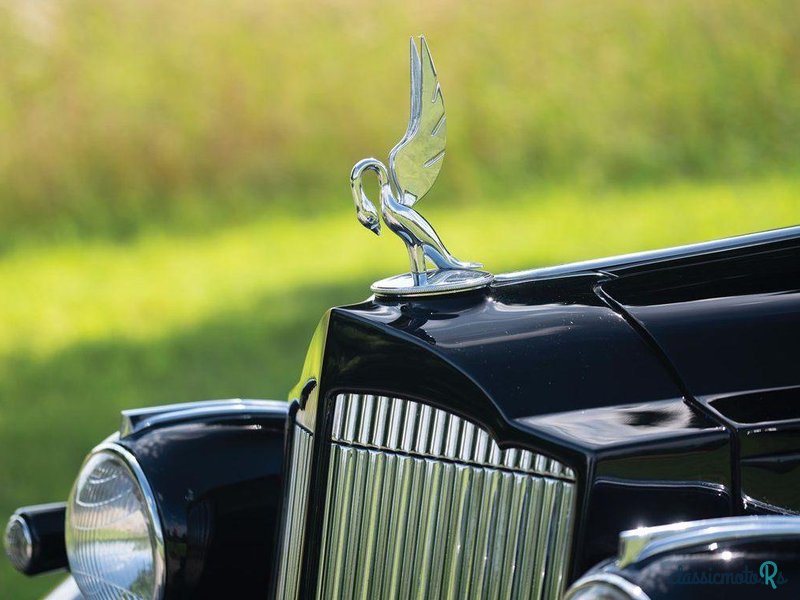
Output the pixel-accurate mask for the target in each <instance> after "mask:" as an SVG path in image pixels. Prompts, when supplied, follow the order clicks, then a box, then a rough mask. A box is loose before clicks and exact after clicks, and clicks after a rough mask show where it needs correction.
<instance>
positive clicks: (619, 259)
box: [494, 226, 800, 286]
mask: <svg viewBox="0 0 800 600" xmlns="http://www.w3.org/2000/svg"><path fill="white" fill-rule="evenodd" d="M792 239H800V226H794V227H784V228H781V229H773V230H770V231H762V232H759V233H749V234H746V235H738V236H734V237H728V238H722V239H719V240H713V241H710V242H700V243H697V244H687V245H684V246H675V247H673V248H664V249H660V250H649V251H646V252H635V253H632V254H621V255H619V256H609V257H607V258H597V259H593V260H586V261H580V262H573V263H567V264H564V265H557V266H553V267H542V268H538V269H528V270H525V271H514V272H512V273H502V274H499V275H496V276H495V278H494V280H495V285H498V286H500V285H509V284H514V283H521V282H524V281H534V280H537V279H550V278H553V277H563V276H566V275H578V274H581V273H590V272H596V271H603V270H606V269H615V268H621V267H632V266H639V265H649V264H653V263H659V262H663V261H667V260H673V259H676V258H689V257H692V256H698V255H702V254H712V253H716V252H723V251H726V250H735V249H737V248H749V247H751V246H760V245H762V244H769V243H773V242H781V241H788V240H792Z"/></svg>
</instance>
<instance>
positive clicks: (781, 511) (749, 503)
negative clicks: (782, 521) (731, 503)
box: [742, 490, 800, 516]
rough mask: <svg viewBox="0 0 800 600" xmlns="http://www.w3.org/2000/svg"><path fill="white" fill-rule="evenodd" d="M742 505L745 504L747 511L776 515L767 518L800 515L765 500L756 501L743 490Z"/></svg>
mask: <svg viewBox="0 0 800 600" xmlns="http://www.w3.org/2000/svg"><path fill="white" fill-rule="evenodd" d="M742 503H743V504H744V509H745V510H752V509H755V510H763V511H765V512H768V513H774V514H773V515H765V516H784V515H800V512H798V511H796V510H791V509H789V508H784V507H783V506H777V505H775V504H770V503H769V502H764V501H763V500H756V499H755V498H752V497H750V496H748V495H747V491H746V490H742Z"/></svg>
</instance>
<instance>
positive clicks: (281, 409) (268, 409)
mask: <svg viewBox="0 0 800 600" xmlns="http://www.w3.org/2000/svg"><path fill="white" fill-rule="evenodd" d="M288 412H289V405H288V404H287V403H286V402H279V401H277V400H242V399H240V398H235V399H230V400H203V401H200V402H184V403H180V404H164V405H162V406H150V407H145V408H133V409H126V410H123V411H122V413H121V414H122V422H121V423H120V427H119V434H120V436H121V437H125V436H128V435H131V434H132V433H137V432H139V431H143V430H145V429H150V428H153V427H161V426H163V425H171V424H173V423H179V422H181V421H191V420H192V419H197V418H202V417H226V416H236V415H240V414H241V415H247V414H254V415H268V416H276V417H279V418H282V419H285V418H286V415H287V414H288Z"/></svg>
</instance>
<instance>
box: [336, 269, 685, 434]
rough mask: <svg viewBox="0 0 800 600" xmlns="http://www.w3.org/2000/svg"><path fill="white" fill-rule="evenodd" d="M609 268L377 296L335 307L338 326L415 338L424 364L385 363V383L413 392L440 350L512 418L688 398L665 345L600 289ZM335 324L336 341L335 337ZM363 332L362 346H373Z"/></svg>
mask: <svg viewBox="0 0 800 600" xmlns="http://www.w3.org/2000/svg"><path fill="white" fill-rule="evenodd" d="M603 277H604V276H603V275H602V274H596V273H590V274H581V275H577V276H568V277H559V278H555V279H552V280H547V281H537V282H535V283H520V284H515V285H510V286H502V287H497V288H493V289H490V290H486V291H484V292H477V293H471V294H461V295H456V296H449V297H445V296H443V297H434V298H430V299H424V298H418V299H405V300H388V299H374V298H373V299H370V300H369V301H367V302H364V303H362V304H358V305H355V306H350V307H346V308H341V309H335V310H334V311H333V313H332V315H331V323H332V327H334V329H335V324H336V323H337V322H341V323H344V322H358V323H360V324H361V326H362V327H364V328H366V330H369V331H371V332H372V336H374V337H373V338H372V339H373V340H374V342H373V351H377V348H378V346H377V343H378V342H377V340H386V339H387V338H392V339H394V340H396V341H397V342H401V341H402V343H404V344H412V345H414V346H417V350H416V354H415V353H409V354H408V357H409V358H408V359H407V360H410V361H416V360H419V361H420V364H419V365H408V364H405V365H397V364H396V361H395V369H394V370H395V371H396V372H400V371H407V372H408V373H409V377H408V378H405V379H403V380H401V381H397V383H396V384H392V383H390V382H391V374H390V373H389V372H387V373H384V377H383V379H382V381H381V388H382V389H383V390H385V391H392V392H395V393H397V394H401V395H402V394H403V393H406V395H407V394H408V393H409V392H413V390H409V389H407V388H414V386H415V385H421V382H422V383H424V382H425V380H435V379H436V378H437V377H440V376H441V375H440V374H439V373H437V371H436V368H435V367H432V366H431V364H430V363H429V362H427V361H429V359H430V357H431V356H434V357H436V358H438V362H439V363H441V364H442V365H447V366H448V367H449V368H453V369H456V370H457V371H458V372H460V373H461V375H462V376H463V377H464V378H465V379H466V380H471V381H472V382H474V384H475V385H476V386H477V387H478V388H480V390H481V391H482V393H483V395H484V397H485V398H486V399H488V400H489V401H490V402H491V403H492V404H494V407H495V408H496V409H497V411H499V413H501V414H502V415H503V417H504V419H505V420H507V421H512V420H516V419H520V418H524V417H530V416H535V415H543V414H551V413H561V412H567V411H575V410H584V409H593V408H599V407H605V406H612V405H621V404H633V403H638V402H644V401H655V400H665V399H674V398H680V397H681V392H680V390H679V388H678V387H677V386H676V385H675V383H674V382H673V381H672V380H671V379H670V374H669V372H668V370H667V369H665V368H664V366H663V364H662V363H661V362H660V360H659V357H658V356H657V353H656V352H654V351H653V349H652V348H651V347H650V346H649V345H648V343H647V342H646V341H645V340H643V339H642V337H641V336H640V335H639V333H637V332H636V331H635V329H634V328H632V327H631V326H630V324H629V323H628V322H626V320H625V318H623V316H621V315H620V314H619V313H618V312H616V311H615V310H614V309H612V308H611V307H609V306H608V305H607V304H606V303H605V302H604V301H603V300H602V299H601V298H599V297H598V296H597V295H596V294H595V287H596V286H597V285H598V282H599V281H601V280H602V278H603ZM338 331H341V329H340V330H338ZM332 333H333V329H332V330H331V331H330V332H329V338H328V339H329V343H331V342H334V343H335V341H334V338H336V337H337V336H336V335H331V334H332ZM364 335H366V333H365V334H364ZM364 339H365V346H362V347H361V348H358V349H354V352H358V351H360V352H361V353H362V354H363V353H364V352H365V350H366V351H369V346H368V345H366V343H367V338H366V337H365V338H364ZM417 357H419V359H417ZM361 360H362V361H363V357H362V359H361ZM387 361H391V358H390V357H387ZM341 368H346V367H345V365H343V364H341V363H340V364H339V365H338V367H337V371H340V370H341ZM386 371H391V369H386ZM415 379H419V380H420V381H417V382H415V381H414V380H415ZM388 385H391V386H393V387H401V388H406V389H392V390H387V389H386V387H387V386H388ZM451 401H452V402H454V403H458V399H457V398H454V399H452V400H451ZM484 402H486V400H484Z"/></svg>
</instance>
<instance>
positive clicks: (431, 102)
mask: <svg viewBox="0 0 800 600" xmlns="http://www.w3.org/2000/svg"><path fill="white" fill-rule="evenodd" d="M446 145H447V119H446V117H445V112H444V99H443V97H442V89H441V87H440V86H439V79H438V77H437V75H436V69H435V68H434V66H433V59H432V58H431V53H430V50H429V49H428V44H427V43H426V42H425V38H424V37H420V50H417V45H416V43H415V41H414V38H411V115H410V118H409V120H408V128H407V129H406V133H405V135H404V136H403V138H402V139H401V140H400V141H399V142H398V143H397V145H396V146H395V147H394V148H392V150H391V152H389V168H388V169H387V168H386V166H385V165H384V164H383V163H382V162H381V161H379V160H378V159H376V158H365V159H363V160H360V161H358V162H357V163H356V164H355V166H354V167H353V170H352V172H351V173H350V187H351V189H352V191H353V201H354V202H355V205H356V216H357V217H358V220H359V222H360V223H361V224H362V225H364V227H366V228H367V229H369V230H371V231H372V232H374V233H376V234H378V235H380V232H381V217H382V218H383V223H384V224H385V225H386V226H387V227H388V228H389V229H390V230H391V231H392V232H394V233H395V234H397V235H398V236H399V237H400V239H402V240H403V243H404V244H405V245H406V249H407V250H408V256H409V259H410V261H411V271H410V272H409V273H405V274H403V275H397V276H395V277H389V278H387V279H382V280H381V281H377V282H375V283H374V284H372V291H373V292H375V293H378V294H387V295H404V296H410V295H422V294H435V293H444V292H450V291H456V290H466V289H475V288H479V287H483V286H485V285H488V284H489V283H491V281H492V279H493V277H492V275H491V274H490V273H487V272H485V271H480V270H478V269H480V267H481V266H482V265H481V264H479V263H471V262H462V261H460V260H458V259H456V258H455V257H454V256H453V255H452V254H450V253H449V252H448V251H447V248H445V245H444V243H443V242H442V240H441V239H440V238H439V236H438V235H437V234H436V231H435V230H434V229H433V227H432V226H431V224H430V223H428V221H427V220H426V219H425V218H424V217H423V216H422V215H420V214H419V213H418V212H417V211H416V210H414V206H415V205H416V203H417V202H419V201H420V200H421V199H422V197H423V196H425V194H427V193H428V192H429V191H430V189H431V188H432V187H433V184H434V182H435V181H436V177H437V176H438V175H439V171H441V169H442V163H443V161H444V153H445V146H446ZM367 171H372V172H374V173H375V174H376V175H377V177H378V182H379V184H380V213H379V212H378V208H376V207H375V205H374V204H373V203H372V202H371V201H370V199H369V198H367V195H366V194H365V193H364V188H363V184H362V177H363V175H364V173H365V172H367ZM429 266H430V267H432V268H431V269H429V268H428V267H429Z"/></svg>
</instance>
